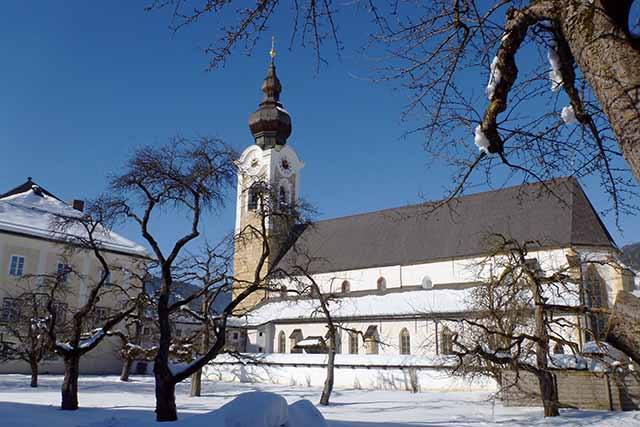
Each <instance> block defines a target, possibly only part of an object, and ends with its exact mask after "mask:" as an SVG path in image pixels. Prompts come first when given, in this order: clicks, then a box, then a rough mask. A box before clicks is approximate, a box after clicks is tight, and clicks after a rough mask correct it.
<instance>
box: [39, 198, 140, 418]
mask: <svg viewBox="0 0 640 427" xmlns="http://www.w3.org/2000/svg"><path fill="white" fill-rule="evenodd" d="M107 208H108V207H107V206H105V205H104V204H102V203H101V202H100V201H96V202H94V203H90V204H89V208H88V209H87V210H85V213H84V214H78V215H75V216H56V217H55V218H54V219H53V221H52V228H53V233H54V234H55V235H57V236H60V238H63V239H65V240H66V241H67V249H66V250H67V251H68V253H69V254H73V253H76V252H83V253H88V254H90V255H91V256H92V257H93V258H95V260H96V261H97V262H98V265H99V266H100V268H101V271H102V273H101V275H100V279H99V280H97V281H95V280H94V279H93V278H92V277H84V276H83V275H82V274H81V273H79V272H78V271H76V270H75V269H74V267H73V265H72V264H67V265H66V267H65V268H64V269H63V270H61V271H56V272H54V273H49V274H44V275H39V276H37V279H38V280H40V281H41V282H42V289H44V290H45V292H46V294H47V298H46V308H47V310H48V326H47V331H48V334H49V339H50V341H51V343H52V346H53V349H54V350H55V352H56V353H58V354H59V355H61V356H62V357H63V358H64V366H65V370H64V380H63V384H62V404H61V409H63V410H76V409H78V376H79V374H80V371H79V369H80V358H81V357H82V356H83V355H85V354H86V353H88V352H90V351H91V350H93V349H94V348H96V347H97V346H98V344H100V342H102V340H103V339H104V338H105V337H106V336H107V334H108V333H109V331H110V330H111V329H112V328H114V327H115V326H116V325H117V324H118V323H120V322H121V321H122V320H123V319H124V318H125V317H126V316H128V315H129V314H131V313H132V312H133V311H134V310H135V308H136V306H137V303H136V301H137V299H138V298H139V297H140V294H141V293H143V290H142V289H140V288H136V287H135V286H126V285H125V284H122V283H120V284H119V283H115V282H114V281H111V271H112V268H113V266H112V265H110V264H109V262H108V261H107V257H106V252H107V251H106V250H105V241H106V240H107V239H108V236H109V229H110V226H111V225H112V224H113V223H112V220H113V217H112V216H110V215H109V210H108V209H107ZM145 261H146V260H144V259H141V260H140V262H142V263H144V262H145ZM123 267H125V266H123ZM125 268H126V267H125ZM130 268H132V269H136V266H135V263H134V265H133V266H131V267H130ZM72 276H75V277H78V278H80V279H82V280H86V281H87V282H89V283H92V284H93V286H91V287H90V291H89V293H88V295H87V296H86V298H84V302H82V303H80V304H79V305H78V306H77V308H69V310H68V311H69V313H64V312H62V311H61V310H60V305H59V301H62V300H64V299H65V298H66V295H68V294H69V293H70V292H71V290H70V289H68V287H67V286H65V284H66V283H67V280H68V278H69V277H72ZM103 298H114V299H115V300H119V301H118V302H119V304H120V307H119V308H118V309H113V310H112V311H111V312H110V313H104V312H103V313H99V312H98V310H97V304H98V302H99V301H100V300H101V299H103ZM62 325H64V327H62V328H61V326H62ZM61 332H62V333H61Z"/></svg>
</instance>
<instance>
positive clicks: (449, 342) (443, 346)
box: [440, 326, 453, 355]
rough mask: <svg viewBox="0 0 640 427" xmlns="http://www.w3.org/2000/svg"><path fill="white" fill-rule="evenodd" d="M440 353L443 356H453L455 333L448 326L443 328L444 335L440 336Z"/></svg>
mask: <svg viewBox="0 0 640 427" xmlns="http://www.w3.org/2000/svg"><path fill="white" fill-rule="evenodd" d="M440 350H441V351H440V353H441V354H445V355H446V354H453V332H451V329H449V328H447V327H446V326H443V327H442V333H441V335H440Z"/></svg>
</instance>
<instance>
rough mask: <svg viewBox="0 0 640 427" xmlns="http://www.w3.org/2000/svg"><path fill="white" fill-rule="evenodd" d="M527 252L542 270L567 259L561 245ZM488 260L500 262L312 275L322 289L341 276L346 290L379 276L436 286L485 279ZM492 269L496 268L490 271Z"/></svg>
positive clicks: (396, 284)
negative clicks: (348, 286) (558, 247)
mask: <svg viewBox="0 0 640 427" xmlns="http://www.w3.org/2000/svg"><path fill="white" fill-rule="evenodd" d="M529 255H530V257H531V258H536V259H538V262H539V264H540V266H541V268H542V269H543V270H546V271H553V270H557V269H559V268H562V267H563V266H565V265H566V262H567V260H566V251H565V250H564V249H551V250H544V251H532V252H531V253H530V254H529ZM491 264H500V261H496V262H495V263H488V262H487V261H486V258H485V257H470V258H464V259H454V260H444V261H436V262H429V263H420V264H412V265H393V266H386V267H372V268H362V269H357V270H347V271H339V272H329V273H321V274H315V275H314V279H315V280H316V281H317V283H318V284H319V285H320V287H321V289H322V290H323V292H326V293H331V292H332V293H336V292H339V291H340V287H341V285H342V282H343V281H344V280H348V281H349V285H350V291H367V290H369V291H372V290H375V289H377V283H378V279H379V278H381V277H383V278H384V279H385V281H386V288H387V289H390V288H401V287H407V286H421V285H422V284H423V280H424V279H425V277H426V278H428V279H429V280H430V281H431V283H432V284H433V285H434V286H436V287H437V286H438V285H451V284H465V283H466V284H472V283H474V282H477V281H478V280H481V279H486V278H487V277H489V275H490V273H491V271H492V267H491ZM494 273H497V272H496V271H494ZM289 286H291V285H289ZM274 296H275V295H274Z"/></svg>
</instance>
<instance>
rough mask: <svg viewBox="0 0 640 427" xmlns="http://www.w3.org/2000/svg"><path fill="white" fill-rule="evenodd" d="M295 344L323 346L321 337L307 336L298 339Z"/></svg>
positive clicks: (297, 345)
mask: <svg viewBox="0 0 640 427" xmlns="http://www.w3.org/2000/svg"><path fill="white" fill-rule="evenodd" d="M295 346H296V347H298V348H305V347H318V346H320V347H324V346H325V343H324V340H323V339H322V338H321V337H308V338H305V339H303V340H302V341H298V342H297V343H296V345H295Z"/></svg>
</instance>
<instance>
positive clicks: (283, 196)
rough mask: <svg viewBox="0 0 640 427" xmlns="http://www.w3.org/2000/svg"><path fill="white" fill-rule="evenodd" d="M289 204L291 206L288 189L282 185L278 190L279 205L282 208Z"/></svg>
mask: <svg viewBox="0 0 640 427" xmlns="http://www.w3.org/2000/svg"><path fill="white" fill-rule="evenodd" d="M287 206H289V197H288V195H287V190H286V189H285V188H284V186H282V185H281V186H280V189H279V190H278V207H279V208H280V209H285V208H286V207H287Z"/></svg>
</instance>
